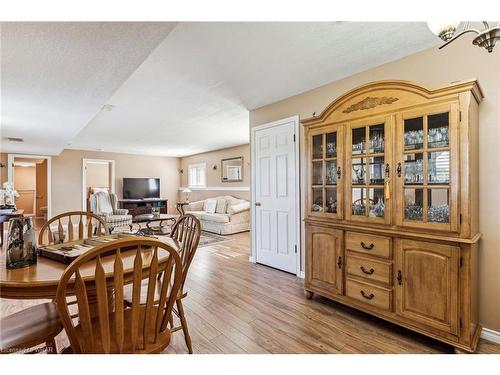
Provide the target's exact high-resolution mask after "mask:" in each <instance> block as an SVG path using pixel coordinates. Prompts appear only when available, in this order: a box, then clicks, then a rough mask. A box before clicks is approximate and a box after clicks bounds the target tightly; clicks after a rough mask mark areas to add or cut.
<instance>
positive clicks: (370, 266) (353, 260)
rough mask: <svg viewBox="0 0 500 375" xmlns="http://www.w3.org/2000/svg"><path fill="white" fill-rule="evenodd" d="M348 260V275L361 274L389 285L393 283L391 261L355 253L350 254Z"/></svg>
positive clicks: (363, 276)
mask: <svg viewBox="0 0 500 375" xmlns="http://www.w3.org/2000/svg"><path fill="white" fill-rule="evenodd" d="M346 262H347V268H346V269H347V274H348V275H354V276H359V277H362V278H364V279H367V280H372V281H378V282H381V283H384V284H387V285H390V284H391V280H392V277H391V271H392V264H391V263H388V262H381V261H378V260H373V259H369V258H365V257H358V256H354V255H348V256H347V259H346Z"/></svg>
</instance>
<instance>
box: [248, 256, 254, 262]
mask: <svg viewBox="0 0 500 375" xmlns="http://www.w3.org/2000/svg"><path fill="white" fill-rule="evenodd" d="M248 261H249V262H250V263H255V258H254V257H253V256H251V255H250V256H249V257H248Z"/></svg>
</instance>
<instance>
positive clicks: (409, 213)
mask: <svg viewBox="0 0 500 375" xmlns="http://www.w3.org/2000/svg"><path fill="white" fill-rule="evenodd" d="M423 207H424V205H423V189H405V220H413V221H422V220H423V219H424V209H423Z"/></svg>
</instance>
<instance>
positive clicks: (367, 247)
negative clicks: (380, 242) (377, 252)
mask: <svg viewBox="0 0 500 375" xmlns="http://www.w3.org/2000/svg"><path fill="white" fill-rule="evenodd" d="M359 244H360V245H361V247H362V248H363V249H365V250H371V249H373V248H374V246H375V244H372V243H371V244H370V245H366V244H365V243H364V242H363V241H361V242H360V243H359Z"/></svg>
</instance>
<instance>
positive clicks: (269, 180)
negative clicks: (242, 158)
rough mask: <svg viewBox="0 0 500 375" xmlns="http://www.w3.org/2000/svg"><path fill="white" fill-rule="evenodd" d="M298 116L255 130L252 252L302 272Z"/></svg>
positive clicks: (269, 262)
mask: <svg viewBox="0 0 500 375" xmlns="http://www.w3.org/2000/svg"><path fill="white" fill-rule="evenodd" d="M298 125H299V120H298V116H295V117H291V118H287V119H283V120H280V121H276V122H273V123H269V124H265V125H261V126H258V127H255V128H253V129H252V163H251V164H252V255H253V258H254V259H253V260H254V261H256V262H257V263H261V264H265V265H268V266H271V267H274V268H278V269H281V270H283V271H287V272H291V273H294V274H297V275H299V274H300V203H299V202H300V199H299V159H298V158H299V148H298Z"/></svg>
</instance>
